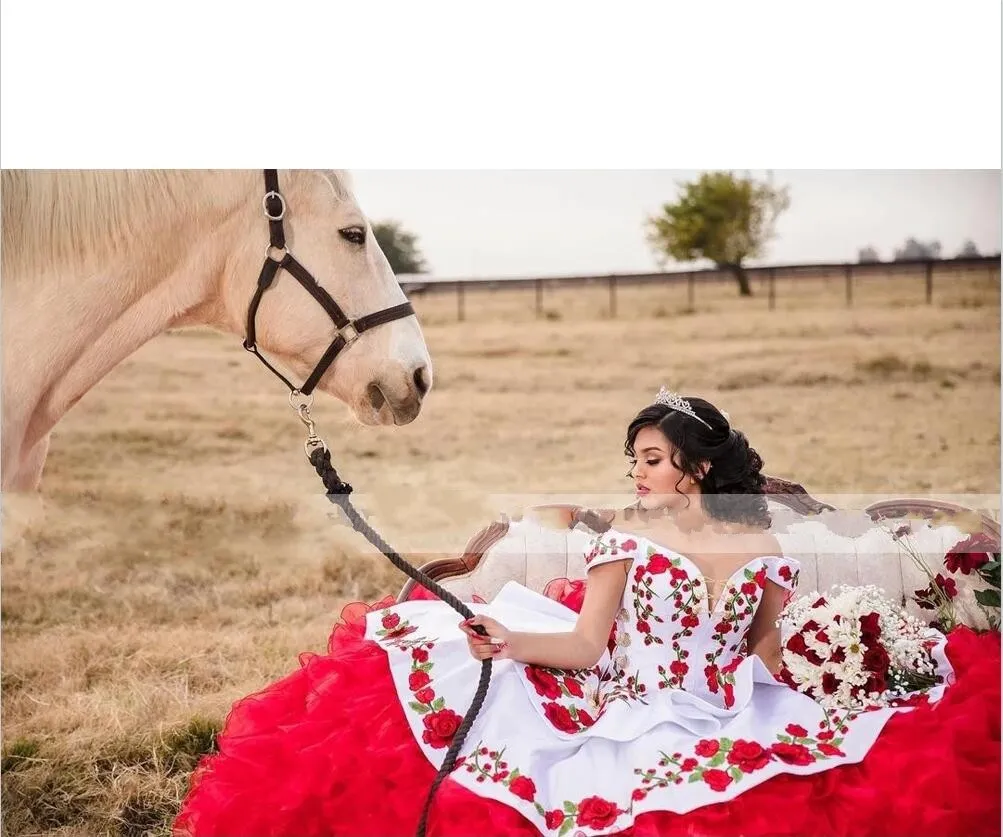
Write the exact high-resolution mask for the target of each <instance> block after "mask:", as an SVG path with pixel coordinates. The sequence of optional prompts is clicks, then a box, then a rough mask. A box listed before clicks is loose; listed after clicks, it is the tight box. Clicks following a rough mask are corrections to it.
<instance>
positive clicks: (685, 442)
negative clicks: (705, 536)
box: [624, 398, 772, 529]
mask: <svg viewBox="0 0 1003 837" xmlns="http://www.w3.org/2000/svg"><path fill="white" fill-rule="evenodd" d="M686 400H687V401H689V404H690V408H691V409H692V410H693V412H694V413H696V415H698V416H699V417H700V418H701V419H703V420H704V421H705V422H707V425H704V424H702V423H701V422H699V421H698V420H697V419H695V418H693V417H692V416H688V415H686V413H683V412H680V411H678V410H675V409H673V408H671V407H669V406H666V405H664V404H652V405H651V406H650V407H645V408H644V409H643V410H641V412H639V413H638V414H637V416H636V417H635V418H634V420H633V421H632V422H631V423H630V426H629V427H628V428H627V441H626V443H625V444H624V452H625V453H626V455H627V456H628V457H630V458H631V459H634V458H636V456H635V453H634V442H635V440H636V439H637V434H638V433H639V432H640V431H641V429H642V428H644V427H657V428H658V429H659V430H661V431H662V433H664V434H665V437H666V438H667V439H668V440H669V441H670V442H672V445H673V447H675V449H676V450H675V451H674V452H673V453H672V457H671V458H672V464H673V465H675V466H676V468H678V469H679V470H680V471H682V472H683V474H684V475H688V476H691V477H693V479H694V480H696V481H697V483H698V484H699V485H700V491H701V494H702V500H703V505H704V508H705V509H706V510H707V513H708V514H709V515H711V517H714V518H717V519H718V520H727V521H731V522H735V523H746V524H751V525H753V526H761V527H763V528H764V529H766V528H769V526H770V524H771V523H772V518H771V517H770V512H769V510H768V507H767V503H766V493H765V492H766V477H764V476H763V475H762V473H761V471H762V468H763V459H762V457H761V456H760V455H759V454H758V453H757V452H756V450H755V449H754V448H752V447H751V446H750V445H749V440H748V439H747V438H746V436H745V434H744V433H742V432H740V431H738V430H734V429H732V427H731V425H730V424H729V423H728V419H726V418H725V417H724V415H722V413H721V411H720V410H718V409H717V407H715V406H714V405H713V404H711V403H710V402H709V401H705V400H704V399H703V398H686ZM708 425H709V426H708ZM704 462H707V463H709V466H710V467H709V468H708V470H707V473H706V474H705V475H704V476H702V477H701V476H700V465H701V464H702V463H704ZM680 481H682V480H681V479H680ZM676 490H677V491H678V490H679V486H678V484H677V485H676ZM680 493H682V492H680Z"/></svg>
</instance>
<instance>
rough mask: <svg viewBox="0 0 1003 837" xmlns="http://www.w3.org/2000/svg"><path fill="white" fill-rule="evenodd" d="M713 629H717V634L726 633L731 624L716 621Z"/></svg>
mask: <svg viewBox="0 0 1003 837" xmlns="http://www.w3.org/2000/svg"><path fill="white" fill-rule="evenodd" d="M714 630H715V631H717V632H718V633H719V634H726V633H728V631H730V630H731V625H730V624H729V623H728V622H718V623H717V624H716V625H715V626H714Z"/></svg>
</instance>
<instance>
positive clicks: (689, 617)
mask: <svg viewBox="0 0 1003 837" xmlns="http://www.w3.org/2000/svg"><path fill="white" fill-rule="evenodd" d="M679 624H680V625H682V626H683V627H684V628H696V627H698V626H699V625H700V617H699V616H697V615H696V614H695V613H687V614H686V615H685V616H684V617H683V618H682V619H680V620H679Z"/></svg>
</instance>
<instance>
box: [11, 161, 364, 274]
mask: <svg viewBox="0 0 1003 837" xmlns="http://www.w3.org/2000/svg"><path fill="white" fill-rule="evenodd" d="M319 173H320V174H321V176H322V177H323V178H324V179H325V180H326V181H327V182H328V183H329V184H330V186H331V189H332V191H333V193H334V195H335V198H336V199H337V200H345V199H348V198H349V197H350V196H351V185H350V179H349V177H348V176H347V174H346V173H344V172H338V171H334V170H323V171H321V172H319ZM0 177H2V179H0V200H2V218H3V236H2V246H3V251H2V269H3V272H4V273H5V274H7V275H6V277H5V279H6V280H7V281H9V280H10V279H13V278H14V277H15V276H17V275H18V274H20V273H22V272H25V273H32V272H44V271H45V270H48V269H51V268H53V267H63V268H69V267H80V266H85V265H93V264H95V263H96V262H98V261H99V260H100V259H104V258H108V257H110V256H115V255H117V254H120V253H123V252H125V251H127V250H128V249H130V248H133V247H135V246H137V244H139V245H140V246H142V245H143V243H144V242H147V243H148V244H150V245H152V243H153V239H155V238H156V237H157V236H159V235H163V232H164V230H165V229H167V230H169V229H170V227H171V226H172V225H173V224H175V223H177V222H176V221H175V220H174V219H179V221H180V220H181V219H183V220H184V222H185V223H186V224H190V222H191V221H192V220H193V219H195V220H196V221H197V220H198V219H199V218H200V217H204V216H210V215H213V214H217V213H218V212H220V211H226V209H227V207H232V206H233V205H234V204H235V203H236V202H238V201H241V200H251V199H253V200H258V199H259V195H260V194H263V191H264V185H263V179H262V174H261V172H260V171H235V170H218V171H207V170H193V169H143V170H59V171H46V170H5V171H3V172H2V175H0ZM280 177H281V175H280ZM286 185H287V184H286V183H285V182H283V181H282V180H281V179H280V188H284V187H285V186H286ZM8 271H10V272H9V273H8Z"/></svg>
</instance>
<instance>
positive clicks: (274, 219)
mask: <svg viewBox="0 0 1003 837" xmlns="http://www.w3.org/2000/svg"><path fill="white" fill-rule="evenodd" d="M261 206H262V209H263V210H264V213H265V217H266V218H267V219H268V231H269V236H270V244H269V246H268V248H267V249H266V250H265V263H264V265H263V266H262V268H261V274H260V275H259V276H258V287H257V289H256V290H255V292H254V296H253V297H252V298H251V303H250V305H249V306H248V309H247V336H246V337H245V338H244V348H245V349H247V351H249V352H251V353H252V354H254V355H255V356H256V357H257V358H258V360H260V361H261V362H262V363H263V364H265V366H266V367H268V369H269V370H271V372H272V373H273V374H274V375H275V376H276V377H278V378H279V379H280V380H281V381H282V383H284V384H285V385H286V386H287V387H289V390H290V393H291V394H294V395H298V394H303V395H310V393H312V392H313V389H314V387H316V386H317V384H318V383H319V382H320V379H321V378H322V377H323V375H324V373H325V372H326V371H327V369H328V367H329V366H330V365H331V364H332V363H334V359H335V358H336V357H337V356H338V354H339V353H340V352H341V350H342V349H345V348H347V347H349V346H351V345H352V344H353V343H354V342H355V341H356V340H358V339H359V335H360V334H362V333H363V332H364V331H368V330H369V329H371V328H375V327H376V326H378V325H383V324H384V323H389V322H392V321H393V320H399V319H402V318H404V317H410V316H414V308H412V307H411V303H410V302H405V303H402V304H400V305H394V306H392V307H390V308H384V309H383V310H382V311H377V312H376V313H374V314H366V315H365V316H363V317H359V318H357V319H355V320H351V319H349V318H348V317H347V316H345V312H344V311H342V310H341V307H340V306H339V305H338V303H337V302H335V301H334V299H332V298H331V295H330V294H329V293H328V292H327V291H325V290H324V288H322V287H321V286H320V285H319V284H318V283H317V280H316V279H314V278H313V276H311V275H310V271H308V270H307V269H306V268H305V267H303V265H302V264H300V263H299V262H298V261H297V260H296V258H295V256H293V254H292V253H290V252H289V250H288V248H287V247H286V234H285V230H284V229H283V226H282V219H283V218H285V214H286V201H285V198H283V197H282V193H281V192H280V191H279V175H278V171H277V170H276V169H265V195H264V197H263V198H262V199H261ZM280 269H285V270H286V271H287V272H288V273H289V274H290V275H291V276H292V277H293V278H294V279H295V280H296V281H298V282H299V283H300V284H301V285H302V286H303V287H304V288H306V290H307V291H308V292H309V294H310V296H312V297H313V298H314V299H315V300H317V302H318V303H319V304H320V306H321V307H322V308H323V309H324V310H325V311H327V313H328V315H329V316H330V317H331V319H332V320H333V321H334V325H335V328H336V329H337V330H338V333H337V335H336V336H335V338H334V340H332V341H331V345H330V346H328V347H327V351H325V352H324V354H323V355H322V356H321V359H320V360H319V361H318V362H317V365H316V366H315V367H314V370H313V372H311V373H310V377H308V378H307V379H306V382H305V383H304V384H303V386H301V387H296V386H294V385H293V384H292V383H291V382H290V381H289V379H288V378H286V377H285V376H284V375H283V374H282V373H281V372H279V371H278V370H277V369H276V368H275V367H274V366H272V364H270V363H269V362H268V361H267V360H265V358H264V357H263V356H262V354H261V352H259V351H258V348H257V345H256V343H255V328H254V318H255V316H256V315H257V313H258V306H259V305H260V304H261V297H262V295H263V294H264V292H265V291H266V290H268V289H269V288H270V287H271V286H272V283H273V282H274V281H275V277H276V276H277V275H278V272H279V270H280Z"/></svg>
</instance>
